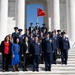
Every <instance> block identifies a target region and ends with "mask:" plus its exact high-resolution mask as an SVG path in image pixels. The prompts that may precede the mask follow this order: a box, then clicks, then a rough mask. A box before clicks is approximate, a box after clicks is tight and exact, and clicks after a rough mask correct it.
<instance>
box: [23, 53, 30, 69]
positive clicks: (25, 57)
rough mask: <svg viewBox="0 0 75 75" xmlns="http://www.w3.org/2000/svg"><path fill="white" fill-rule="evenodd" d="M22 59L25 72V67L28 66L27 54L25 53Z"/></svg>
mask: <svg viewBox="0 0 75 75" xmlns="http://www.w3.org/2000/svg"><path fill="white" fill-rule="evenodd" d="M23 59H24V66H23V70H26V68H27V65H28V64H29V53H26V54H25V55H24V57H23Z"/></svg>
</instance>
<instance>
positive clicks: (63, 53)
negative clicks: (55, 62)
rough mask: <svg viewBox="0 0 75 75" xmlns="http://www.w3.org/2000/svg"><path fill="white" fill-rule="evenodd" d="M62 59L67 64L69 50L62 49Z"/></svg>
mask: <svg viewBox="0 0 75 75" xmlns="http://www.w3.org/2000/svg"><path fill="white" fill-rule="evenodd" d="M61 59H62V64H67V60H68V50H66V49H64V50H62V51H61Z"/></svg>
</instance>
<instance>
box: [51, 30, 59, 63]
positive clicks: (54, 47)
mask: <svg viewBox="0 0 75 75" xmlns="http://www.w3.org/2000/svg"><path fill="white" fill-rule="evenodd" d="M52 41H53V63H54V64H56V59H57V49H58V40H57V36H56V33H55V32H54V31H53V32H52Z"/></svg>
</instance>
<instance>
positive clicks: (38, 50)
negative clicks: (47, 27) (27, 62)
mask: <svg viewBox="0 0 75 75" xmlns="http://www.w3.org/2000/svg"><path fill="white" fill-rule="evenodd" d="M32 54H33V71H35V70H36V71H39V61H40V54H41V45H40V43H39V42H38V37H37V36H35V38H34V43H33V52H32Z"/></svg>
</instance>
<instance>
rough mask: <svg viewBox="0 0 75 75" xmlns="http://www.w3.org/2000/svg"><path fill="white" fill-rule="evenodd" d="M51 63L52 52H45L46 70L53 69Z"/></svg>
mask: <svg viewBox="0 0 75 75" xmlns="http://www.w3.org/2000/svg"><path fill="white" fill-rule="evenodd" d="M51 64H52V54H51V53H47V54H45V70H49V69H51Z"/></svg>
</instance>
